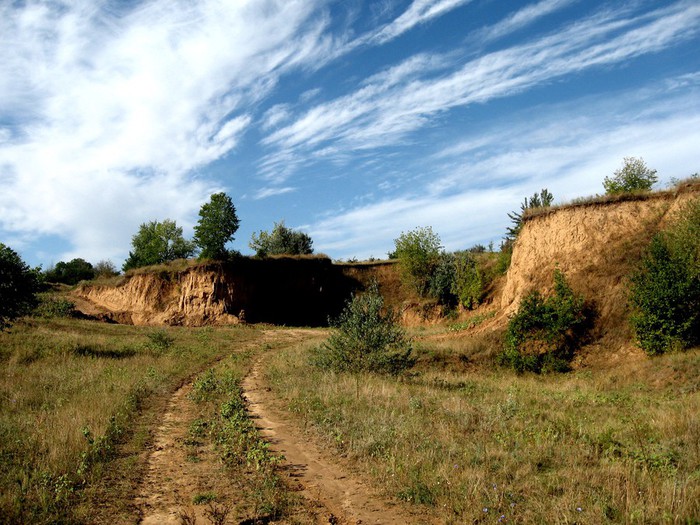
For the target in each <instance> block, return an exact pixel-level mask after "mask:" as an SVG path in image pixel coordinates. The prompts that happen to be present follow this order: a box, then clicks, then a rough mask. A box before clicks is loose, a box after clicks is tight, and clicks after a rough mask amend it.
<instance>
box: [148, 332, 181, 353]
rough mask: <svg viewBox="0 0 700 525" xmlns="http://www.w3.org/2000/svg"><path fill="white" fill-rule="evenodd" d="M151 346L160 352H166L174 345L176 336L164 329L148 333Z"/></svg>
mask: <svg viewBox="0 0 700 525" xmlns="http://www.w3.org/2000/svg"><path fill="white" fill-rule="evenodd" d="M148 341H149V346H150V347H151V348H152V349H153V350H156V351H158V352H165V351H167V350H168V349H170V347H171V346H173V343H174V342H175V338H174V337H173V336H171V335H170V334H168V332H166V331H165V330H163V329H160V330H154V331H153V332H151V333H149V334H148Z"/></svg>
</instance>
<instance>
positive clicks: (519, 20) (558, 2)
mask: <svg viewBox="0 0 700 525" xmlns="http://www.w3.org/2000/svg"><path fill="white" fill-rule="evenodd" d="M577 1H578V0H541V1H540V2H538V3H536V4H532V5H528V6H525V7H523V8H522V9H519V10H518V11H516V12H515V13H513V14H512V15H510V16H508V17H507V18H505V19H503V20H501V21H500V22H498V23H496V24H494V25H492V26H490V27H486V28H484V29H483V30H482V31H479V32H478V33H476V34H474V35H472V37H471V38H472V40H474V41H480V42H483V41H486V40H495V39H497V38H501V37H503V36H505V35H507V34H509V33H512V32H513V31H516V30H518V29H522V28H523V27H525V26H527V25H529V24H531V23H533V22H535V21H537V20H539V19H540V18H542V17H545V16H547V15H549V14H551V13H553V12H555V11H558V10H559V9H563V8H564V7H567V6H569V5H571V4H572V3H573V2H577Z"/></svg>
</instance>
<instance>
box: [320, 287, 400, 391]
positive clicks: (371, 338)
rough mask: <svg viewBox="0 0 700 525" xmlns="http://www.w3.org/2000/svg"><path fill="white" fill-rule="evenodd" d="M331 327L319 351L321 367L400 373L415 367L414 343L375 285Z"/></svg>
mask: <svg viewBox="0 0 700 525" xmlns="http://www.w3.org/2000/svg"><path fill="white" fill-rule="evenodd" d="M332 326H333V327H334V328H335V330H334V331H333V332H332V333H331V336H330V337H329V338H328V341H326V342H325V343H324V344H323V345H321V346H320V347H319V348H317V349H316V355H315V359H314V361H315V364H316V365H317V366H319V367H321V368H327V369H331V370H335V371H338V372H351V373H358V372H375V373H384V374H397V373H399V372H401V371H402V370H404V369H406V368H407V367H409V366H411V365H412V359H411V352H412V349H411V342H410V340H409V338H408V337H407V336H406V332H405V330H404V329H403V327H402V326H401V324H400V323H399V319H398V315H397V314H396V313H395V312H394V311H393V310H392V309H391V308H384V299H383V298H382V296H381V294H380V293H379V286H378V285H377V283H376V282H374V283H372V284H371V285H370V286H369V288H368V289H367V291H366V292H365V293H363V294H361V295H355V296H353V297H352V299H351V300H350V301H348V302H347V304H346V305H345V309H344V310H343V312H342V313H341V314H340V316H339V317H338V319H336V320H335V321H333V322H332ZM358 388H359V385H358Z"/></svg>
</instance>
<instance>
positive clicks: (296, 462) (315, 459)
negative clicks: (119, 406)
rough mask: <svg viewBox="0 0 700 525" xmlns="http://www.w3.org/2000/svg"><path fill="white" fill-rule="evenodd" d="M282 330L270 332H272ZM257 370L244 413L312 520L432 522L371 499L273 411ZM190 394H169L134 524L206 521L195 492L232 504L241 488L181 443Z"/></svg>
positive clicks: (190, 413)
mask: <svg viewBox="0 0 700 525" xmlns="http://www.w3.org/2000/svg"><path fill="white" fill-rule="evenodd" d="M295 332H296V331H295ZM300 332H301V331H300ZM283 333H284V332H281V331H277V334H279V335H282V334H283ZM285 335H286V336H287V337H289V336H290V335H292V334H285ZM299 335H301V334H300V333H295V334H293V337H291V339H299V337H298V336H299ZM272 337H273V338H275V336H272ZM287 337H284V336H282V338H284V339H287ZM261 370H262V360H261V359H258V361H257V362H256V364H255V366H254V368H253V371H252V373H251V374H250V375H249V376H248V377H247V378H246V379H245V381H244V382H243V389H244V391H245V395H246V397H247V398H248V400H249V403H250V404H249V410H250V412H251V416H252V417H253V418H254V419H255V421H256V425H257V426H258V428H259V430H260V432H261V434H262V435H263V436H264V437H265V438H266V439H268V440H269V442H270V444H271V448H272V449H273V451H275V452H276V453H281V454H284V456H285V458H286V461H285V465H284V469H285V470H286V472H287V474H288V476H289V479H288V484H289V486H290V488H292V489H293V490H298V491H299V492H298V493H299V494H300V495H301V496H302V497H304V498H305V499H306V501H307V505H306V506H307V508H308V509H309V510H310V511H311V512H310V515H315V516H316V522H317V523H337V524H353V525H355V524H406V523H416V524H419V523H431V522H432V521H431V520H427V519H425V518H424V517H420V516H418V515H415V514H411V513H409V512H408V511H407V510H406V509H404V508H403V506H402V505H400V504H395V503H391V502H388V501H386V500H384V499H382V498H381V497H378V496H377V495H376V494H375V493H374V492H373V491H372V490H371V489H370V488H369V486H368V485H367V484H366V483H364V482H363V481H362V480H361V479H360V478H359V476H358V475H357V474H354V473H350V472H349V471H348V469H347V468H346V467H344V466H342V465H341V464H340V462H339V461H338V460H337V458H333V457H331V456H330V454H329V453H328V452H326V451H323V450H321V449H320V448H319V447H317V446H316V445H315V444H314V443H311V442H309V440H308V438H307V437H305V436H304V435H303V434H302V432H300V431H299V430H298V429H296V428H295V427H294V426H293V425H292V424H291V422H290V421H289V420H288V419H287V418H286V417H285V416H284V414H283V413H281V412H280V411H278V410H275V409H273V408H272V406H271V405H272V404H273V403H272V401H273V399H272V394H271V393H270V390H269V388H267V387H266V386H265V385H264V384H263V380H262V377H261V376H262V374H261ZM191 389H192V383H188V384H186V385H184V386H182V387H181V388H179V389H178V390H177V391H176V392H175V393H174V394H173V395H172V397H171V398H170V400H169V402H168V405H167V408H166V411H165V413H164V414H163V416H162V419H161V422H160V425H159V427H158V428H157V430H156V432H155V436H154V444H153V451H152V452H151V454H150V456H149V458H148V465H147V471H146V475H145V478H144V480H143V482H142V484H141V486H140V488H139V490H138V493H137V496H136V500H135V504H136V506H137V508H138V509H139V513H140V516H141V519H140V523H142V524H144V525H154V524H164V525H168V524H180V523H183V522H185V521H183V517H185V518H187V519H188V520H189V521H188V522H189V523H211V522H212V521H211V519H210V518H209V517H208V516H207V515H206V513H207V512H210V511H211V510H212V507H211V505H210V506H206V505H193V504H192V501H193V498H194V497H195V496H196V495H201V494H216V496H217V501H220V502H224V501H228V502H235V501H236V499H237V497H236V496H237V493H238V494H240V491H241V490H245V488H244V487H240V486H234V484H233V482H232V481H230V479H229V478H228V477H227V476H226V475H225V472H224V471H223V469H222V467H221V464H220V462H219V461H218V459H217V457H216V454H215V452H214V451H213V450H212V449H211V448H209V447H207V446H204V445H199V446H198V445H193V444H192V442H191V441H190V442H189V444H188V438H189V437H190V436H189V426H190V424H191V422H192V421H193V420H194V419H195V418H196V417H197V415H198V412H197V407H196V405H195V404H194V402H193V401H191V400H190V399H189V398H188V396H187V394H188V393H189V392H190V391H191ZM193 457H196V459H195V460H193ZM283 475H284V472H283ZM212 505H214V506H215V509H218V510H222V509H223V508H224V507H223V504H217V503H213V504H212ZM232 514H235V513H234V512H232ZM232 518H233V516H229V520H227V521H226V523H232V521H231V519H232ZM194 520H196V521H194Z"/></svg>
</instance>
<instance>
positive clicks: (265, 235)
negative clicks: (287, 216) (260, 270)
mask: <svg viewBox="0 0 700 525" xmlns="http://www.w3.org/2000/svg"><path fill="white" fill-rule="evenodd" d="M249 246H250V247H251V248H252V249H253V250H255V254H256V255H257V256H258V257H266V256H268V255H283V254H286V255H308V254H311V253H313V252H314V249H313V241H312V240H311V237H309V236H308V235H307V234H306V233H304V232H301V231H294V230H292V229H291V228H287V227H286V226H285V225H284V221H281V222H278V223H277V222H276V223H275V226H274V228H273V229H272V232H266V231H260V232H258V233H257V235H256V234H253V236H252V237H251V240H250V244H249Z"/></svg>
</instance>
